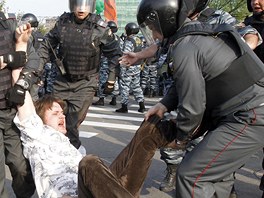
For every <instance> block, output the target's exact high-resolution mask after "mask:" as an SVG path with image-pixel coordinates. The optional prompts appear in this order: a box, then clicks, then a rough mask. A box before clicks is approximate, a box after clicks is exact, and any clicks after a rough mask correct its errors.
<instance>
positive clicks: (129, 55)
mask: <svg viewBox="0 0 264 198" xmlns="http://www.w3.org/2000/svg"><path fill="white" fill-rule="evenodd" d="M137 61H139V58H138V55H137V53H134V52H124V54H123V56H121V57H120V58H119V63H120V65H126V66H131V65H134V64H135V63H136V62H137Z"/></svg>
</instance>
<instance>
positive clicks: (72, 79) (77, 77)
mask: <svg viewBox="0 0 264 198" xmlns="http://www.w3.org/2000/svg"><path fill="white" fill-rule="evenodd" d="M97 72H98V69H97V68H95V69H93V70H90V71H88V72H85V73H84V74H66V76H65V77H66V79H67V80H68V81H70V82H77V81H80V80H83V79H87V80H90V78H89V77H90V76H91V75H92V74H95V73H97Z"/></svg>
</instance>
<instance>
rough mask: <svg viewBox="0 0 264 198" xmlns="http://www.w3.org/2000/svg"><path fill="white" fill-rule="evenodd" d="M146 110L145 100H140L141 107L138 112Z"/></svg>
mask: <svg viewBox="0 0 264 198" xmlns="http://www.w3.org/2000/svg"><path fill="white" fill-rule="evenodd" d="M144 111H146V108H145V105H144V102H139V109H138V112H141V113H144Z"/></svg>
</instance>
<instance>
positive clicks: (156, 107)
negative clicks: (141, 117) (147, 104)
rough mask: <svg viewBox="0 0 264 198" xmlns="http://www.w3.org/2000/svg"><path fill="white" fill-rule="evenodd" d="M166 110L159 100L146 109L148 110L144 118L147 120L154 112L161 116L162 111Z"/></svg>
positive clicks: (162, 114) (162, 115)
mask: <svg viewBox="0 0 264 198" xmlns="http://www.w3.org/2000/svg"><path fill="white" fill-rule="evenodd" d="M167 111H168V109H167V108H166V107H165V106H164V105H163V104H161V103H160V102H159V103H157V104H156V105H154V106H153V107H151V108H150V109H149V110H148V112H147V113H146V114H145V120H148V119H149V117H150V116H152V115H155V114H156V115H158V116H159V117H160V118H163V117H164V113H165V112H167Z"/></svg>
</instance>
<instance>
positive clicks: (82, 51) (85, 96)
mask: <svg viewBox="0 0 264 198" xmlns="http://www.w3.org/2000/svg"><path fill="white" fill-rule="evenodd" d="M69 8H70V11H71V12H69V13H64V14H62V15H61V16H60V17H59V19H58V21H57V22H56V24H55V26H54V28H52V29H51V30H50V31H49V32H48V33H47V34H46V36H45V40H46V39H47V40H48V41H49V43H50V45H49V44H48V43H47V42H44V43H43V44H41V46H40V48H39V51H38V52H39V56H40V58H41V64H40V66H41V67H43V65H44V64H45V63H46V61H48V58H49V50H50V46H51V47H52V48H53V49H55V48H56V47H59V49H58V59H60V60H57V61H56V63H57V65H58V68H59V69H60V72H61V75H59V76H57V78H56V81H55V82H54V87H53V88H54V95H55V96H58V97H60V98H62V99H63V100H64V101H65V102H66V105H67V107H66V110H65V113H66V123H67V136H68V137H69V138H70V141H71V143H72V144H73V145H74V146H75V147H76V148H79V147H80V145H81V142H80V140H79V132H78V127H79V126H80V124H81V123H82V121H83V120H84V118H85V117H86V113H87V111H88V108H89V106H90V105H91V103H92V99H93V96H94V94H95V91H96V90H97V85H98V70H99V63H100V57H101V52H102V53H103V54H104V56H106V57H107V58H108V66H109V76H108V80H107V82H106V85H105V93H111V92H112V91H113V85H114V82H115V77H116V73H117V70H118V58H119V57H120V56H121V50H120V47H119V44H118V41H117V40H116V39H115V36H114V35H113V34H112V32H111V30H110V28H108V27H107V23H106V22H104V21H103V20H102V18H101V17H100V15H97V14H94V10H95V0H69Z"/></svg>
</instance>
